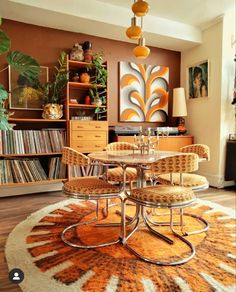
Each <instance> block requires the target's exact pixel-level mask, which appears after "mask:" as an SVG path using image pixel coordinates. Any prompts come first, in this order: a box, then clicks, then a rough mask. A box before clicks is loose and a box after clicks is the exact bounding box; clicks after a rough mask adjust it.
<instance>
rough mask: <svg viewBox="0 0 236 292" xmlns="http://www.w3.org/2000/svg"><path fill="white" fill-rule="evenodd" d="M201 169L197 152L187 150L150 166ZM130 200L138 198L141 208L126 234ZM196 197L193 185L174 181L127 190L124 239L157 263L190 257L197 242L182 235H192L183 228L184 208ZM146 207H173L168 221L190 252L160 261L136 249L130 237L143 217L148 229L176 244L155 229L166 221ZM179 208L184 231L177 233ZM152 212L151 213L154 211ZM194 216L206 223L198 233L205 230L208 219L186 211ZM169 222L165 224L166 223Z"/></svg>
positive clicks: (167, 170)
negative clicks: (156, 218)
mask: <svg viewBox="0 0 236 292" xmlns="http://www.w3.org/2000/svg"><path fill="white" fill-rule="evenodd" d="M197 169H198V156H197V155H196V154H190V153H185V154H181V155H175V156H170V157H166V158H162V159H160V160H159V161H157V162H155V163H153V164H152V166H151V171H152V172H154V173H159V174H162V173H164V174H165V173H172V172H175V173H179V174H181V173H182V172H192V171H195V170H197ZM127 200H130V201H132V202H135V203H136V205H137V208H138V209H139V213H138V216H137V218H136V223H135V226H134V228H133V229H132V230H131V231H130V232H129V234H128V235H126V221H125V218H126V216H125V209H126V201H127ZM195 200H196V198H195V195H194V193H193V191H192V189H191V188H186V187H183V186H172V185H156V186H151V187H146V188H137V189H133V190H131V191H130V193H127V198H125V199H124V201H123V202H122V242H123V244H124V245H125V246H126V247H127V248H128V249H129V250H130V251H131V252H132V253H134V254H135V255H136V256H138V257H140V258H141V259H143V260H145V261H147V262H151V263H154V264H157V265H170V266H173V265H179V264H183V263H185V262H187V261H189V260H190V259H191V258H192V257H193V256H194V254H195V248H194V246H193V245H192V244H191V243H190V242H189V241H188V240H186V238H184V237H183V235H189V234H192V233H186V232H185V231H184V230H183V229H184V222H183V221H184V220H183V219H184V215H186V213H185V214H184V212H183V209H184V208H185V207H187V206H189V205H191V204H192V203H193V202H194V201H195ZM145 207H150V208H152V210H153V209H156V208H167V209H170V221H169V222H168V225H169V226H170V228H171V231H172V232H173V234H174V236H175V237H177V238H178V239H180V240H181V241H183V242H184V243H185V244H186V245H187V246H188V247H189V248H190V250H191V253H190V255H188V256H186V257H184V258H180V260H177V261H176V260H174V261H170V262H168V261H166V262H163V261H159V260H157V259H151V258H147V257H145V256H143V255H141V254H140V253H139V252H137V251H136V250H135V249H134V248H132V247H131V246H130V245H129V244H128V242H127V241H128V239H129V238H130V237H131V236H132V235H133V234H134V232H135V231H136V230H137V229H138V227H139V225H140V222H141V220H143V222H144V224H145V225H146V227H147V228H148V230H149V231H150V232H151V233H153V234H154V235H156V236H158V237H159V238H161V239H162V240H164V241H166V242H167V243H169V244H173V240H171V239H170V238H168V237H166V236H165V235H163V234H161V233H159V232H157V231H156V230H154V229H153V226H157V225H163V224H162V222H154V221H152V218H151V216H150V214H148V212H147V211H146V210H145ZM176 208H177V209H180V223H178V224H179V225H180V226H181V232H182V235H180V234H178V233H177V232H176V231H175V230H174V222H173V209H176ZM151 215H152V214H151ZM187 215H189V216H192V217H194V218H197V219H198V220H199V221H201V222H202V223H204V225H206V227H205V228H204V229H202V230H199V231H194V232H193V233H199V232H202V231H206V230H207V228H208V224H207V222H206V221H205V220H204V219H202V218H201V217H197V216H195V215H191V214H187ZM165 225H166V224H165Z"/></svg>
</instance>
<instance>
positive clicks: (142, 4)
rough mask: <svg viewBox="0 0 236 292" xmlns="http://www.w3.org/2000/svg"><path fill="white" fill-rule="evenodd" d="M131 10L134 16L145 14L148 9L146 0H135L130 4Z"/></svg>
mask: <svg viewBox="0 0 236 292" xmlns="http://www.w3.org/2000/svg"><path fill="white" fill-rule="evenodd" d="M132 11H133V13H134V14H135V15H136V16H145V15H146V14H147V13H148V11H149V5H148V3H147V2H146V1H143V0H137V1H135V2H134V4H133V5H132Z"/></svg>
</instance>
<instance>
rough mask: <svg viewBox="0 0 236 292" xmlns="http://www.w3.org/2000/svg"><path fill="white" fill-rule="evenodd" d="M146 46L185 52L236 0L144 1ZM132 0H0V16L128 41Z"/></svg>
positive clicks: (199, 40) (232, 6)
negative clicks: (146, 5) (145, 9)
mask: <svg viewBox="0 0 236 292" xmlns="http://www.w3.org/2000/svg"><path fill="white" fill-rule="evenodd" d="M146 1H147V2H148V3H149V4H150V11H149V13H148V15H147V16H145V17H144V21H143V22H144V26H143V28H144V32H145V38H146V43H147V45H149V46H154V47H160V48H165V49H170V50H176V51H184V50H187V49H189V48H192V47H194V46H197V45H199V44H201V41H202V30H203V29H205V28H207V27H209V26H210V25H212V24H214V23H216V22H217V21H220V20H221V19H222V17H223V15H224V13H226V12H227V11H228V10H232V9H233V11H234V10H235V0H178V1H176V0H146ZM132 4H133V1H132V0H86V1H85V0H53V1H48V0H37V1H35V0H1V7H0V16H1V17H3V18H7V19H12V20H17V21H21V22H25V23H31V24H35V25H41V26H46V27H52V28H56V29H62V30H66V31H72V32H80V33H85V34H90V35H95V36H99V37H105V38H109V39H114V40H119V41H126V42H132V43H134V41H132V40H130V39H128V38H127V37H126V35H125V30H126V28H127V27H129V26H130V18H131V17H132V11H131V6H132Z"/></svg>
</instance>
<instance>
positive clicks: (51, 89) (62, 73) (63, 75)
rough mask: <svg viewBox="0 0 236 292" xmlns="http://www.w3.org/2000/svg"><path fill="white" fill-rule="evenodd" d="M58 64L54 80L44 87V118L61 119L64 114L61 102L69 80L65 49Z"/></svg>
mask: <svg viewBox="0 0 236 292" xmlns="http://www.w3.org/2000/svg"><path fill="white" fill-rule="evenodd" d="M58 64H59V66H58V67H57V66H55V70H56V73H55V74H54V81H50V82H48V83H47V84H46V86H45V88H44V92H45V105H44V106H43V114H42V117H43V118H44V119H60V118H61V117H62V116H63V111H62V108H63V105H60V103H61V102H62V100H61V99H62V96H63V94H64V88H65V86H66V84H67V81H68V71H67V55H66V53H65V52H64V51H62V52H61V53H60V57H59V59H58Z"/></svg>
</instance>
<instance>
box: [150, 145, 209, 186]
mask: <svg viewBox="0 0 236 292" xmlns="http://www.w3.org/2000/svg"><path fill="white" fill-rule="evenodd" d="M180 151H181V152H183V153H196V154H197V155H198V157H199V158H200V159H201V160H207V161H209V160H210V149H209V147H208V146H207V145H204V144H192V145H188V146H184V147H182V148H180ZM156 181H157V182H159V183H161V184H173V185H182V186H185V187H191V188H192V190H194V191H202V190H206V189H208V188H209V182H208V181H207V179H206V178H205V177H204V176H202V175H198V174H193V173H191V174H190V173H183V174H182V176H179V174H178V173H171V174H162V175H159V176H158V177H157V178H156Z"/></svg>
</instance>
